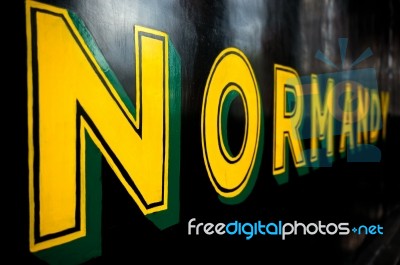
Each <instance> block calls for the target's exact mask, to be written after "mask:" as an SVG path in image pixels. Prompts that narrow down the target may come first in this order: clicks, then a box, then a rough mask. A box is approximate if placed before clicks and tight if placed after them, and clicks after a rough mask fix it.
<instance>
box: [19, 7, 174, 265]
mask: <svg viewBox="0 0 400 265" xmlns="http://www.w3.org/2000/svg"><path fill="white" fill-rule="evenodd" d="M26 25H27V49H28V53H27V63H28V72H27V75H28V78H27V80H28V84H27V85H28V144H29V153H28V154H29V155H28V164H29V209H30V215H29V216H30V220H29V223H30V229H29V231H30V232H29V234H30V235H29V238H30V240H29V241H30V251H31V252H33V253H35V255H37V256H39V257H40V258H42V259H45V260H46V261H48V262H50V263H60V262H61V263H69V264H71V263H81V262H83V261H85V260H88V259H90V258H92V257H94V256H98V255H101V207H102V206H101V199H102V198H101V197H102V188H101V161H102V156H103V157H104V159H105V160H106V161H107V162H108V163H109V165H110V167H111V168H112V169H113V171H114V172H115V175H116V176H117V177H118V179H119V180H120V182H121V184H122V185H123V187H124V188H125V189H126V191H127V192H128V193H129V195H130V196H131V197H132V199H133V201H134V202H135V203H136V205H137V206H138V207H139V209H140V210H141V211H142V212H143V214H144V215H146V217H148V218H149V219H150V220H151V221H152V222H153V223H154V224H155V225H156V226H157V227H158V228H160V229H164V228H166V227H168V226H171V225H173V224H176V223H178V221H179V220H178V219H179V186H178V185H179V159H180V89H181V88H180V79H181V77H180V75H181V73H180V58H179V56H178V54H177V52H176V50H175V48H174V46H173V45H172V43H171V42H170V40H169V37H168V35H167V34H165V33H163V32H160V31H156V30H153V29H148V28H144V27H139V26H135V27H134V41H135V51H134V53H133V56H132V58H135V63H136V66H135V71H136V88H135V89H136V102H135V103H133V102H131V101H130V98H129V97H128V96H127V93H126V92H125V90H124V89H123V88H122V86H121V85H120V84H119V82H118V79H117V78H116V76H115V75H114V73H113V72H112V70H111V69H110V67H109V66H108V64H107V62H106V60H105V58H104V57H103V56H102V54H101V52H100V50H99V48H98V47H97V45H96V43H95V41H94V39H93V38H92V37H91V35H90V33H89V31H88V30H87V29H86V27H85V26H84V24H83V22H82V21H81V20H79V18H78V17H77V16H76V15H75V14H73V13H72V12H69V11H68V10H65V9H61V8H56V7H53V6H50V5H46V4H42V3H37V2H34V1H29V0H28V1H27V2H26ZM132 70H134V69H132Z"/></svg>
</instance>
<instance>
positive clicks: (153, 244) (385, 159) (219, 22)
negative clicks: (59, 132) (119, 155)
mask: <svg viewBox="0 0 400 265" xmlns="http://www.w3.org/2000/svg"><path fill="white" fill-rule="evenodd" d="M43 2H46V3H50V4H54V5H56V6H59V7H65V8H67V9H69V10H71V11H73V12H75V13H77V14H78V16H79V17H80V18H81V19H82V20H83V21H84V22H85V24H86V26H87V28H88V29H89V30H90V32H91V33H92V35H93V36H94V39H95V40H96V42H97V44H98V46H99V47H100V49H101V51H102V52H103V54H104V56H105V58H106V59H107V61H108V63H109V64H110V66H111V67H112V69H113V71H114V72H115V74H116V75H117V77H118V78H119V80H120V82H121V83H122V85H123V86H124V87H125V89H126V90H127V92H128V94H129V95H130V96H131V98H132V99H133V98H134V93H133V92H134V84H135V81H134V80H135V71H134V61H133V47H134V43H133V26H134V25H143V26H146V27H150V28H154V29H158V30H161V31H164V32H166V33H168V34H169V36H170V39H171V41H172V42H173V44H174V46H175V48H176V50H177V52H178V54H179V55H180V57H181V64H182V116H181V117H182V120H181V121H182V131H181V176H180V178H181V184H180V185H181V194H180V201H181V217H180V220H181V221H180V223H179V224H178V225H175V226H173V227H170V228H168V229H166V230H163V231H159V230H158V229H157V228H156V227H155V226H154V225H153V224H152V223H151V222H150V221H148V220H147V219H146V218H143V216H142V214H141V212H140V211H139V209H138V208H137V207H136V206H135V204H134V203H133V201H132V199H131V198H130V197H129V195H128V194H127V193H126V192H125V191H124V189H123V186H122V185H120V183H119V182H118V179H117V178H116V177H115V176H114V173H113V172H112V170H111V169H110V168H109V166H108V165H107V163H106V162H105V161H104V162H103V220H102V222H103V224H102V225H103V228H102V238H103V242H102V244H103V256H102V257H99V258H97V259H94V260H92V261H90V262H88V264H100V263H101V262H102V261H113V260H115V259H116V258H118V257H125V258H129V259H134V258H135V256H136V255H137V254H135V253H134V252H133V250H135V248H136V247H137V246H139V249H141V248H143V249H152V250H154V252H153V253H157V250H158V249H161V248H164V245H165V244H167V245H168V246H171V245H172V244H175V242H179V241H180V244H178V243H177V245H176V247H174V250H173V251H171V252H170V255H171V257H173V258H171V257H168V255H167V256H166V258H167V257H168V260H169V259H171V260H175V259H176V260H182V261H186V262H187V263H191V262H192V261H193V260H195V259H197V258H199V257H203V258H204V257H207V253H210V252H215V251H216V250H218V251H220V252H219V255H220V257H222V258H223V259H225V258H226V259H227V260H228V259H230V258H232V257H234V258H235V259H236V256H242V255H243V256H244V257H256V258H257V259H258V260H259V262H260V263H266V264H281V263H283V261H291V262H290V263H289V264H307V263H308V264H311V263H313V264H367V263H365V262H362V260H363V258H365V257H368V255H372V254H373V253H374V252H373V251H375V250H376V249H375V250H373V251H372V252H371V250H370V249H369V248H368V247H369V246H370V243H372V242H374V239H376V237H367V238H361V237H358V238H357V237H353V236H346V237H339V236H330V237H323V236H297V237H291V238H289V239H288V240H285V241H281V240H280V239H277V238H271V237H262V236H257V237H254V238H253V239H252V240H250V241H245V239H244V237H239V236H237V237H233V236H230V237H228V236H220V237H217V236H188V235H187V222H188V220H190V219H191V218H192V217H195V218H196V219H197V220H199V221H201V222H213V223H218V222H230V221H232V220H239V221H242V222H251V221H258V220H263V221H266V222H268V221H278V220H283V221H288V222H293V221H294V220H298V221H301V222H305V223H307V222H315V221H317V220H321V221H324V222H327V223H329V222H342V221H344V222H351V223H353V224H378V223H379V224H383V225H385V224H386V223H387V222H390V221H391V220H393V218H395V216H396V213H397V211H398V210H397V211H396V209H398V207H399V205H400V178H399V177H398V171H399V170H398V164H399V162H400V159H399V156H400V153H399V147H400V144H399V141H400V140H399V136H400V129H399V126H400V120H399V116H400V18H399V15H398V13H399V11H400V1H398V0H381V1H372V0H367V1H345V0H336V1H332V0H326V1H319V0H291V1H279V0H252V1H245V0H237V1H178V0H173V1H172V0H171V1H154V0H146V1H129V0H123V1H108V0H107V1H100V0H87V1H82V0H80V1H78V0H76V1H43ZM15 6H16V9H15V10H16V16H15V17H16V18H18V19H17V20H16V21H20V22H16V23H15V26H16V29H15V32H14V33H15V36H16V38H15V40H18V41H17V42H16V43H17V44H16V46H15V47H17V48H18V49H19V50H18V55H19V56H18V57H17V58H20V57H22V58H21V60H19V62H20V64H17V66H16V67H14V68H13V70H15V71H14V72H15V77H13V79H14V80H15V82H16V83H17V84H18V85H17V86H16V87H13V91H15V93H16V94H15V95H14V98H15V101H16V103H15V104H16V105H15V106H17V109H18V110H17V111H16V115H17V116H16V118H15V119H14V122H16V123H17V125H16V127H13V128H15V130H16V133H15V134H13V135H18V140H17V142H16V143H15V146H16V147H17V154H16V155H15V156H13V157H12V160H13V161H14V163H15V162H17V166H16V167H15V170H14V171H13V173H12V177H13V178H15V180H16V185H17V186H16V188H15V189H16V193H15V194H16V195H17V197H18V198H17V199H16V202H17V205H16V208H17V209H18V215H17V217H18V218H16V219H17V221H16V222H15V223H14V224H16V229H15V230H14V231H15V234H13V235H12V240H13V241H12V242H15V241H16V242H15V245H16V248H13V250H14V249H16V250H17V253H16V256H15V257H24V259H26V260H28V261H29V262H28V263H33V264H34V263H39V260H37V259H36V258H35V257H34V256H33V255H31V254H29V251H28V200H27V195H28V189H27V183H28V170H27V129H26V126H27V125H26V124H27V117H26V112H27V110H26V90H27V89H26V39H25V25H24V23H21V22H22V21H23V22H24V20H23V19H24V12H25V11H24V4H23V3H20V4H18V5H15ZM338 38H348V50H347V57H346V61H345V64H344V69H347V70H348V69H349V66H350V65H351V63H352V62H353V61H354V60H355V59H356V58H358V56H359V55H360V54H361V53H362V52H363V51H364V50H365V49H367V48H371V50H372V52H373V56H371V57H369V58H368V59H366V60H365V61H364V62H362V63H360V64H359V65H357V66H356V67H355V68H354V69H362V68H368V67H370V68H371V67H372V68H375V70H376V71H377V74H378V76H377V78H378V87H379V89H380V90H388V91H390V93H391V102H390V112H389V123H388V126H389V128H388V136H387V140H386V142H384V143H383V142H379V143H378V146H379V147H380V148H381V151H382V161H381V162H377V163H348V162H347V161H346V159H342V160H338V161H336V162H335V164H334V166H333V167H332V168H320V169H319V170H317V171H311V173H310V174H308V175H305V176H303V177H298V176H297V174H296V173H295V171H294V170H293V168H291V169H290V172H291V173H290V180H289V182H288V183H287V184H285V185H282V186H279V185H278V184H277V182H276V181H275V179H274V177H273V176H272V173H271V172H272V114H273V95H274V94H273V85H274V83H273V65H274V64H275V63H277V64H282V65H286V66H290V67H293V68H294V69H296V70H297V71H298V73H299V75H309V74H311V73H316V74H320V73H330V72H336V71H338V70H337V69H334V68H332V67H330V66H327V65H326V64H324V63H323V62H321V61H319V60H317V59H316V58H315V57H314V55H315V53H316V51H317V50H321V51H322V52H324V53H325V54H326V55H327V56H328V57H329V58H330V59H331V60H332V61H333V62H334V63H335V64H337V65H339V66H340V65H341V60H340V54H339V46H338ZM231 46H233V47H237V48H239V49H240V50H242V51H243V52H244V53H245V54H246V56H247V57H248V59H249V60H250V62H251V64H252V67H253V69H254V72H255V75H256V78H257V81H258V85H259V89H260V91H261V95H262V103H263V111H264V118H265V131H264V132H265V136H264V137H265V138H264V154H263V159H262V165H261V168H260V173H259V176H258V178H257V182H256V184H255V187H254V189H253V191H252V193H251V194H250V196H249V197H248V198H247V200H245V201H244V202H243V203H241V204H239V205H233V206H232V205H225V204H223V203H221V202H220V201H219V199H218V197H217V194H216V192H215V191H214V190H213V187H212V185H211V183H210V182H209V179H208V177H207V172H206V169H205V166H204V163H203V157H202V151H201V137H200V117H201V104H202V98H203V92H204V87H205V84H206V81H207V77H208V74H209V71H210V69H211V66H212V64H213V62H214V59H215V58H216V56H217V55H218V54H219V53H220V52H221V51H222V50H223V49H224V48H227V47H231ZM14 72H13V73H14ZM240 114H241V113H240V111H239V112H237V113H236V114H235V113H233V114H232V117H231V123H230V124H231V125H230V126H231V127H230V129H229V133H230V134H231V137H232V140H231V141H232V145H235V141H238V140H240V134H239V135H235V132H236V131H238V132H240V130H237V129H236V130H235V128H240V126H239V125H238V124H242V119H241V115H240ZM235 122H237V127H235ZM335 142H336V143H337V142H338V141H337V140H335ZM335 150H337V148H335ZM393 172H397V173H393ZM12 198H14V197H12ZM15 239H16V240H15ZM182 243H184V245H185V246H186V247H188V248H189V249H191V251H190V253H191V254H192V256H191V255H189V256H188V257H187V258H185V257H184V256H182V246H181V245H182ZM214 243H217V244H215V246H214ZM222 246H227V247H228V249H231V250H232V251H229V252H227V251H226V250H223V249H222ZM220 247H221V249H220ZM249 247H250V248H249ZM253 247H254V248H253ZM239 248H245V249H250V250H246V252H245V251H244V250H243V252H242V251H238V249H239ZM252 248H253V249H252ZM251 249H252V250H251ZM256 249H260V250H261V251H259V250H257V251H256ZM368 251H370V252H368ZM217 253H218V252H217ZM399 253H400V248H399ZM155 255H156V254H155ZM388 255H389V254H388ZM389 256H390V255H389ZM389 256H387V257H388V259H389V258H390V257H389ZM149 259H151V258H149ZM367 259H368V260H370V258H367ZM278 261H279V262H278ZM391 261H393V259H392V260H391ZM186 262H185V263H186ZM357 262H359V263H357ZM116 263H117V262H116ZM376 264H378V263H376ZM388 264H391V263H388Z"/></svg>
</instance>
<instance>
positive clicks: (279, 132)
mask: <svg viewBox="0 0 400 265" xmlns="http://www.w3.org/2000/svg"><path fill="white" fill-rule="evenodd" d="M194 5H195V4H194ZM249 5H251V4H249ZM71 8H72V9H73V10H71V9H69V8H68V5H67V6H66V7H62V6H57V5H53V4H48V3H45V2H36V1H30V0H28V1H26V2H25V12H26V13H25V18H26V27H25V29H26V44H27V56H26V59H27V74H26V76H27V124H28V126H27V128H28V131H27V138H28V154H27V163H28V168H29V173H28V186H29V189H28V190H27V191H28V193H29V195H28V201H29V220H26V222H28V223H29V235H26V237H27V238H29V240H28V241H29V253H30V255H33V256H35V257H38V258H39V259H42V260H44V261H46V262H48V263H51V264H52V263H66V264H79V263H83V262H85V261H88V260H90V259H93V258H96V257H101V256H102V251H103V250H102V249H103V247H104V245H102V244H104V242H103V239H102V238H103V232H102V231H104V227H105V225H104V224H102V220H103V219H104V218H105V217H104V211H103V205H104V202H103V192H104V191H105V189H107V190H108V187H104V185H105V184H104V182H105V181H109V180H105V177H104V176H105V174H106V173H105V172H104V164H105V163H106V164H108V166H107V168H109V169H110V170H111V171H110V172H111V177H112V178H115V179H116V180H117V181H118V182H119V183H120V184H122V186H121V187H123V193H125V194H126V195H127V196H128V197H129V198H130V200H129V204H130V205H132V206H133V207H134V208H135V209H139V210H140V215H141V216H145V217H146V218H147V220H148V221H149V222H150V223H151V224H152V227H153V228H151V229H154V228H155V229H156V230H155V231H156V232H153V233H156V234H157V233H158V234H162V233H167V232H163V231H168V230H169V229H171V228H173V227H176V226H183V227H184V230H185V231H188V233H186V234H185V236H190V235H191V233H192V232H191V231H196V232H195V235H199V233H200V232H199V231H200V227H201V226H198V225H192V222H194V221H195V218H193V217H194V216H190V215H191V214H193V213H196V211H197V210H196V209H197V208H196V207H199V206H198V205H201V204H203V203H204V204H207V203H209V202H210V201H212V204H213V205H214V206H212V207H216V208H213V209H214V210H213V211H212V212H213V214H216V213H217V212H218V209H223V210H222V211H223V212H226V211H227V209H228V208H229V209H231V208H230V207H248V206H249V203H252V204H250V205H253V207H255V206H254V205H258V206H260V208H262V209H263V210H262V211H261V212H262V213H266V212H268V209H267V207H266V206H265V202H263V201H257V200H256V201H254V199H253V200H252V199H251V198H250V197H251V195H252V194H253V193H255V194H256V195H254V196H260V195H259V194H263V193H264V192H261V193H260V191H259V189H260V186H257V185H258V184H257V183H259V182H260V180H259V178H260V176H259V175H263V176H262V178H270V179H272V180H273V181H274V182H275V183H276V186H277V187H279V186H285V185H288V184H289V183H291V182H293V179H294V177H296V178H298V177H299V176H304V175H309V178H310V179H312V178H313V177H315V176H318V177H320V178H323V175H324V174H325V173H326V171H324V169H327V168H332V169H333V170H336V171H335V172H343V173H344V174H348V173H349V172H350V171H349V170H347V169H346V167H347V166H346V163H351V162H361V163H365V164H368V165H369V164H371V163H373V164H378V165H380V162H381V160H382V156H384V154H383V150H384V148H383V147H384V146H385V145H386V142H387V141H391V139H390V138H389V140H387V139H388V132H389V125H388V123H389V117H390V114H389V113H390V102H391V100H392V101H393V99H392V95H391V93H390V92H389V90H384V89H380V87H379V86H380V82H379V81H378V77H377V73H376V70H375V69H374V68H371V67H370V68H361V69H347V70H342V71H336V72H323V73H317V72H309V73H304V72H303V73H302V74H299V70H298V69H296V67H293V66H292V63H289V64H286V63H285V60H282V62H280V61H279V60H276V61H275V62H274V63H273V64H272V67H271V68H270V69H263V72H264V74H265V75H268V76H271V77H272V78H270V79H269V81H270V82H266V79H264V78H263V77H260V75H259V74H260V62H259V61H257V60H256V58H258V57H257V56H255V55H254V54H253V53H250V56H249V55H248V54H247V51H248V50H249V49H248V48H246V45H244V46H242V47H241V46H240V45H232V44H229V43H228V44H227V45H225V44H224V45H220V44H219V45H218V47H219V50H218V49H216V47H214V49H215V50H213V52H212V53H211V54H212V55H213V56H210V55H209V54H210V53H207V51H200V54H201V53H203V52H204V54H207V59H206V60H205V61H204V66H203V68H202V69H201V71H202V73H203V74H202V75H199V76H201V77H203V79H200V78H195V81H190V80H189V81H188V75H190V74H188V72H191V71H193V70H192V67H193V61H191V59H193V58H191V57H190V56H188V54H187V49H184V50H183V53H182V44H181V43H180V42H183V43H184V41H185V40H183V39H182V38H179V39H174V37H172V36H171V34H170V33H169V32H168V30H167V29H168V27H167V28H166V29H161V28H157V27H153V26H145V25H152V23H148V22H147V23H145V21H147V20H143V24H141V22H140V19H139V21H137V23H134V24H130V25H129V27H131V29H132V32H131V33H132V39H131V40H130V43H131V44H132V49H131V51H130V52H131V54H130V56H127V57H126V58H124V59H125V60H127V61H129V60H131V61H132V64H133V69H124V70H122V69H121V68H117V69H118V70H117V72H115V71H114V69H113V66H112V64H114V68H115V62H113V61H112V60H110V57H109V56H106V55H105V53H107V51H108V49H111V48H107V47H108V46H107V45H105V46H104V43H103V46H101V47H100V46H99V44H98V38H99V36H101V35H96V36H97V39H96V36H95V35H94V34H93V33H92V32H91V30H90V27H89V26H88V25H87V24H88V23H89V25H90V23H91V22H90V20H89V21H84V20H83V19H82V18H81V17H80V15H79V13H80V12H81V11H82V10H83V9H85V8H87V7H84V8H82V10H80V9H79V7H78V6H74V5H72V6H71ZM82 12H83V11H82ZM83 13H84V12H83ZM139 17H140V16H139ZM147 18H148V17H146V19H147ZM150 19H151V16H150ZM169 19H171V20H172V18H166V21H168V20H169ZM204 23H205V24H201V23H200V24H195V25H196V26H197V27H201V26H202V25H203V26H205V27H208V26H209V27H211V28H218V27H217V26H215V25H212V24H210V25H207V22H204ZM210 23H211V22H210ZM211 25H212V26H211ZM185 27H187V28H189V29H190V26H189V25H185V26H184V28H185ZM113 30H118V27H117V28H114V29H113ZM175 30H176V29H174V31H175ZM196 32H197V34H201V30H200V29H197V31H196ZM103 33H104V32H103ZM228 33H229V31H228ZM173 35H174V36H175V37H177V35H176V34H173ZM183 37H185V36H183ZM203 37H204V36H203ZM207 37H209V38H212V36H207ZM124 38H125V37H124ZM200 38H201V37H200ZM176 43H179V45H178V47H177V46H176ZM339 44H340V45H341V46H340V51H341V58H342V59H343V60H344V59H345V55H344V54H345V46H347V39H344V38H341V39H339ZM249 45H252V44H251V43H249ZM122 46H123V45H122ZM203 48H204V47H203ZM115 49H118V47H116V48H115ZM104 50H105V51H106V52H104ZM250 50H251V49H250ZM125 51H126V48H124V52H125ZM108 52H109V51H108ZM189 53H190V50H189ZM369 56H371V53H370V49H368V50H366V52H364V53H363V54H362V56H360V57H359V60H357V61H355V62H354V63H353V66H355V65H357V64H359V63H361V62H362V61H363V60H366V58H368V57H369ZM263 58H265V57H259V59H261V60H262V59H263ZM319 58H322V59H323V61H325V62H330V61H329V59H327V57H324V55H321V54H319ZM193 60H194V59H193ZM196 60H198V59H196ZM330 63H331V62H330ZM121 71H132V72H133V73H134V78H133V79H132V78H131V79H130V80H134V84H132V87H133V88H132V89H128V88H127V87H126V82H125V81H123V80H121V75H120V74H117V73H118V72H121ZM266 71H270V72H268V73H265V72H266ZM260 80H261V82H260ZM196 82H197V83H196ZM194 86H195V87H196V88H198V89H200V90H199V92H195V93H193V92H190V93H192V94H190V93H189V92H187V91H188V90H189V89H191V90H193V87H194ZM265 86H267V87H269V88H268V89H266V88H265ZM267 92H268V93H267ZM188 95H191V96H192V97H191V98H190V97H189V98H188ZM394 100H397V99H396V98H395V99H394ZM188 104H194V105H195V106H196V107H197V109H196V110H195V109H193V108H192V109H191V108H190V107H188ZM188 110H192V111H188ZM188 120H190V122H187V121H188ZM185 122H186V123H185ZM190 124H192V125H193V124H194V126H196V127H195V128H197V130H192V129H188V128H190V127H191V126H189V125H190ZM186 126H187V127H186ZM193 132H195V133H193ZM190 146H192V147H190ZM195 146H197V147H195ZM200 149H201V150H200ZM183 150H184V151H183ZM191 150H193V153H192V152H191ZM198 151H200V152H198ZM193 160H195V162H189V163H187V162H188V161H193ZM337 161H339V162H337ZM343 161H344V162H345V163H344V164H343ZM336 163H339V165H336ZM193 165H194V166H193ZM266 165H268V166H266ZM359 165H360V164H359ZM270 166H271V167H270ZM294 169H296V170H294ZM196 170H197V171H199V172H196ZM197 173H198V174H199V176H201V177H202V178H203V179H204V176H206V179H207V182H204V185H198V186H196V185H195V184H190V183H191V182H190V180H189V179H190V175H193V174H197ZM207 177H208V178H207ZM264 181H265V180H264ZM194 183H195V182H194ZM202 183H203V182H202ZM294 183H297V182H294ZM292 185H297V184H292ZM257 187H258V188H257ZM191 189H194V190H196V194H193V196H194V197H196V196H198V195H199V194H204V195H203V197H201V198H195V199H193V198H192V199H190V198H189V199H188V197H190V194H189V196H188V193H187V190H191ZM294 189H296V186H294ZM107 192H108V191H107ZM119 192H121V190H120V191H119ZM203 192H204V193H203ZM182 194H184V195H183V196H182ZM121 196H125V195H121ZM215 196H217V198H218V200H217V201H214V200H213V199H210V198H214V197H215ZM186 200H188V201H187V202H186ZM193 200H196V201H197V200H198V201H197V202H200V203H197V204H198V205H197V206H195V205H196V203H193ZM249 201H250V202H249ZM191 202H192V205H191ZM246 202H247V204H246ZM185 207H188V208H190V209H191V210H189V213H187V212H186V213H183V214H182V211H187V210H186V209H185ZM203 207H204V206H203ZM220 207H222V208H220ZM256 208H257V207H256ZM256 208H254V209H256ZM202 209H203V210H200V211H198V212H199V214H200V213H201V214H200V215H202V216H203V217H204V216H205V213H206V212H207V211H205V210H204V208H202ZM205 209H207V207H206V208H205ZM236 209H239V208H236ZM243 209H244V208H242V210H243ZM204 211H205V212H204ZM249 211H250V212H248V213H247V215H246V216H247V217H249V218H250V219H254V216H257V217H258V218H259V215H258V214H255V215H254V216H252V212H251V211H252V210H249ZM231 214H232V213H231ZM216 216H217V219H218V218H221V219H224V220H226V216H225V215H224V214H223V213H222V214H221V215H216ZM218 216H219V217H218ZM276 216H278V218H280V217H279V216H280V215H279V214H277V215H276ZM189 217H191V218H189ZM270 217H271V216H270ZM189 219H190V221H189ZM208 224H209V225H208ZM208 224H205V225H204V230H203V232H204V234H206V235H212V234H219V235H228V234H229V235H234V234H236V233H237V231H243V233H244V234H247V235H250V234H249V233H250V232H248V231H249V230H247V228H245V227H248V228H249V229H250V226H247V225H243V226H242V225H240V223H238V222H237V221H235V222H231V223H229V224H228V225H225V224H223V223H220V224H221V225H219V224H217V225H215V226H214V224H212V223H208ZM257 224H258V225H257V226H256V227H255V228H252V230H251V231H252V232H251V236H249V237H248V238H247V239H250V238H252V237H253V236H254V235H255V234H254V231H259V234H263V235H265V231H266V232H268V234H269V235H277V234H282V233H281V232H282V231H283V239H284V237H285V231H286V232H288V231H287V230H286V228H289V227H292V228H293V229H294V228H296V229H297V227H298V225H297V221H296V223H295V224H296V225H294V226H290V225H287V223H282V222H281V221H279V223H278V224H276V223H269V224H268V225H262V223H261V222H258V223H257ZM330 224H332V225H330ZM330 224H328V225H322V224H321V222H319V225H318V226H317V227H319V228H318V229H321V227H323V228H326V229H327V230H326V232H323V231H322V230H318V231H320V232H319V233H321V234H322V235H326V234H327V233H328V234H329V235H334V234H337V233H339V234H340V235H348V234H349V233H350V232H351V230H350V227H349V225H350V224H349V222H341V223H340V224H339V225H336V224H333V223H330ZM136 226H137V228H136V229H140V224H137V225H136ZM251 227H253V226H251ZM260 227H261V228H260ZM302 227H303V228H304V229H306V227H307V229H308V228H309V226H306V225H303V226H302ZM310 227H311V226H310ZM272 228H273V229H274V230H270V229H272ZM187 229H189V230H187ZM191 229H194V230H191ZM212 229H215V230H212ZM241 229H243V230H241ZM260 229H261V230H260ZM263 229H264V230H263ZM265 229H266V230H265ZM293 229H292V231H294V230H293ZM355 229H356V231H358V233H359V234H360V233H362V232H359V231H364V232H363V233H364V234H367V233H370V234H371V233H374V234H376V233H378V232H379V233H378V234H383V232H382V231H383V230H382V229H383V228H382V227H381V226H380V225H374V226H373V227H372V226H365V229H366V230H363V226H359V227H356V228H355ZM278 230H279V231H278ZM304 231H305V232H304V234H307V233H306V232H308V233H311V232H310V231H311V230H304ZM333 231H334V232H333ZM376 231H378V232H376ZM354 233H355V232H354ZM144 234H146V231H144ZM239 234H240V233H239ZM288 234H291V233H286V235H288ZM295 234H296V233H295Z"/></svg>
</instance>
